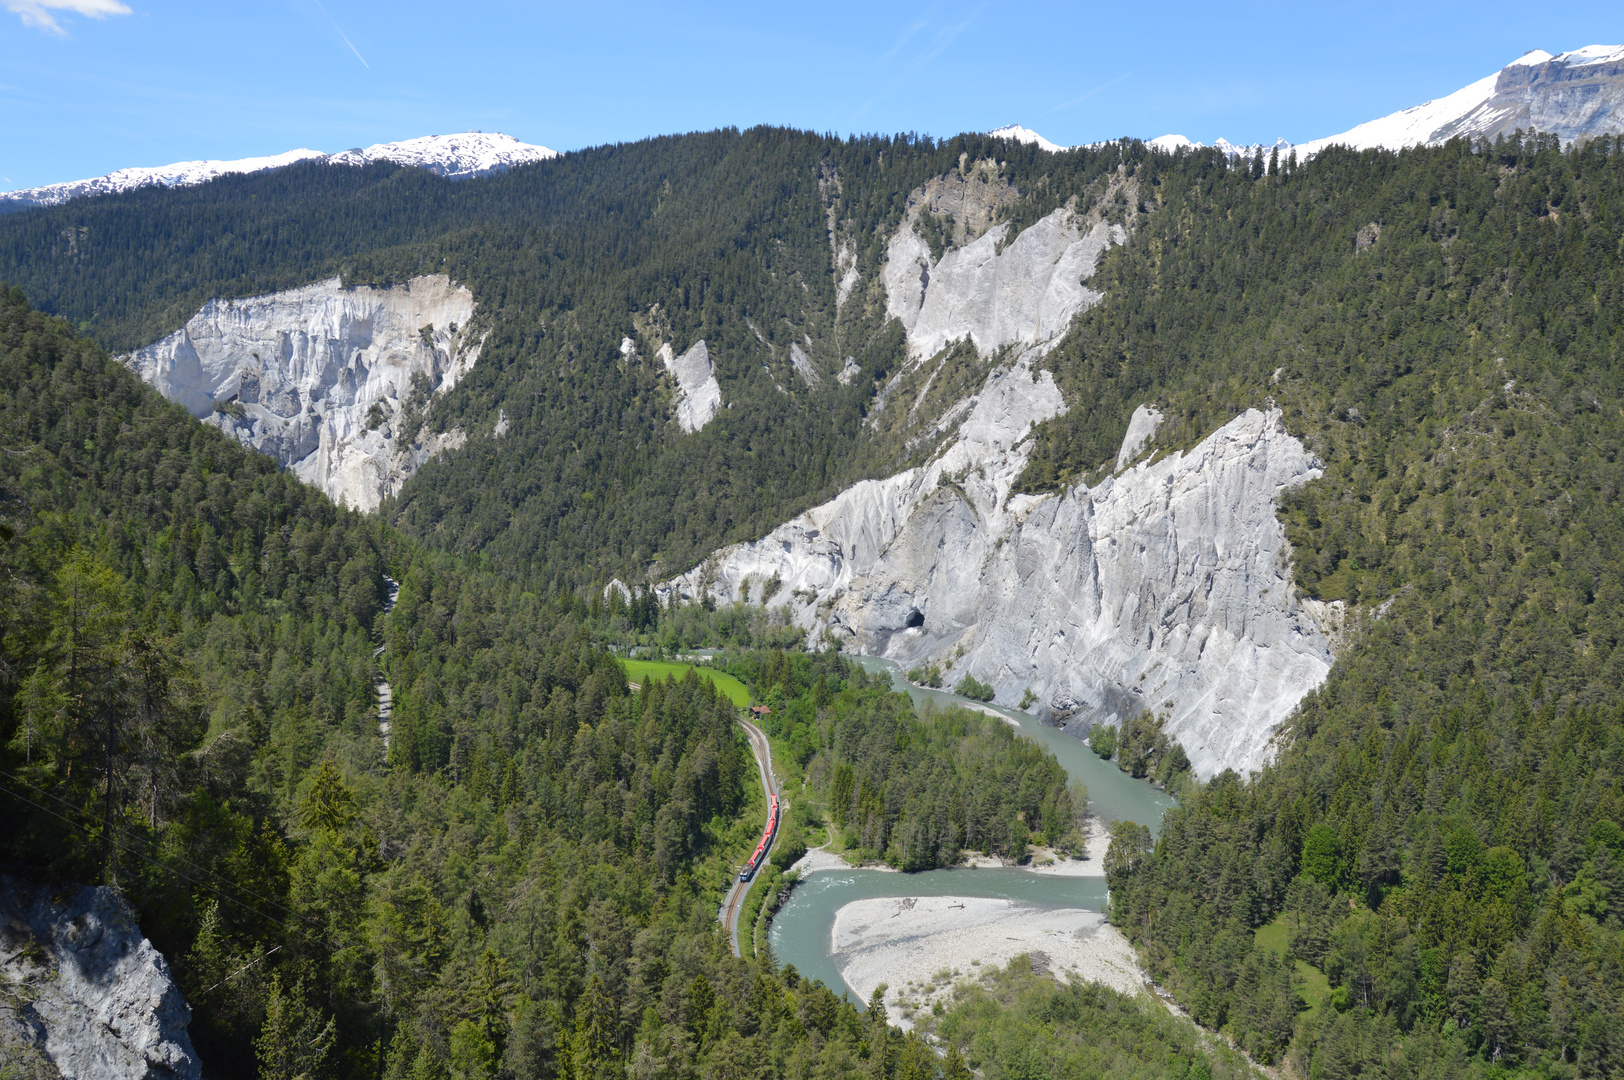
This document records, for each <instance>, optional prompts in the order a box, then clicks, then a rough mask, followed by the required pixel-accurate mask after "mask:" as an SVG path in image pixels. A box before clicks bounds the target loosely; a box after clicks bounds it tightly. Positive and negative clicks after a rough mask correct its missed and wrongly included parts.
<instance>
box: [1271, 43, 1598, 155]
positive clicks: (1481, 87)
mask: <svg viewBox="0 0 1624 1080" xmlns="http://www.w3.org/2000/svg"><path fill="white" fill-rule="evenodd" d="M1518 130H1523V131H1528V130H1534V131H1542V132H1547V133H1550V134H1555V135H1560V136H1561V137H1562V139H1563V141H1564V142H1567V141H1572V140H1575V139H1589V138H1593V137H1595V136H1598V135H1616V134H1618V133H1619V132H1621V131H1624V46H1619V45H1587V46H1585V47H1584V48H1582V49H1574V50H1572V51H1570V52H1565V53H1561V54H1559V55H1557V56H1552V55H1551V54H1550V53H1548V52H1545V51H1544V50H1543V49H1532V50H1530V51H1529V52H1527V53H1524V54H1523V55H1522V56H1520V57H1518V58H1517V59H1516V60H1513V61H1512V62H1511V63H1509V64H1507V65H1506V66H1505V67H1503V68H1501V69H1500V70H1499V71H1497V72H1495V73H1494V74H1493V75H1489V76H1486V77H1484V78H1482V79H1479V80H1478V81H1477V82H1474V83H1471V84H1469V85H1467V86H1463V87H1461V88H1460V89H1459V90H1456V91H1455V92H1454V93H1453V94H1446V95H1445V96H1443V97H1441V98H1436V99H1434V100H1432V101H1428V102H1424V103H1423V104H1420V105H1416V106H1413V107H1412V108H1408V109H1403V110H1400V111H1399V112H1396V113H1392V114H1390V115H1388V116H1383V117H1379V118H1378V119H1375V120H1370V121H1367V122H1365V123H1363V124H1360V125H1359V126H1358V127H1355V128H1350V129H1349V130H1347V131H1344V132H1342V133H1341V134H1340V135H1331V136H1329V137H1327V138H1323V139H1314V140H1312V141H1310V142H1306V143H1301V144H1299V145H1298V147H1297V153H1298V155H1299V156H1301V157H1308V156H1312V155H1313V154H1316V153H1318V152H1319V151H1321V150H1323V149H1324V148H1326V147H1327V146H1350V147H1352V148H1354V149H1355V150H1366V149H1370V148H1372V147H1385V148H1386V149H1389V150H1398V149H1401V148H1402V147H1406V146H1441V145H1443V144H1444V143H1446V142H1448V141H1449V140H1450V139H1453V138H1455V137H1456V136H1460V135H1465V136H1469V137H1471V138H1474V139H1475V138H1485V139H1491V140H1492V139H1494V138H1495V137H1496V136H1499V135H1509V134H1511V133H1512V132H1514V131H1518Z"/></svg>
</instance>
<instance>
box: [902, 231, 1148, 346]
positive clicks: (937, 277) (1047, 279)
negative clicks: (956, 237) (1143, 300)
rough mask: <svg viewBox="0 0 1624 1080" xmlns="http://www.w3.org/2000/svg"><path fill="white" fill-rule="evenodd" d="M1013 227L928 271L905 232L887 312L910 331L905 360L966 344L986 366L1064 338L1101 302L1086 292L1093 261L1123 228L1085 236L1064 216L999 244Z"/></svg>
mask: <svg viewBox="0 0 1624 1080" xmlns="http://www.w3.org/2000/svg"><path fill="white" fill-rule="evenodd" d="M1010 229H1011V226H1010V225H1009V224H1007V223H1005V224H1000V225H994V226H993V227H992V228H991V229H990V230H988V231H987V232H986V233H985V234H983V235H982V236H981V237H979V238H978V239H976V240H974V241H972V242H971V243H969V244H967V245H965V246H964V247H961V248H953V249H951V250H948V251H945V252H943V254H942V257H941V258H940V259H939V260H936V261H934V262H933V261H932V259H931V252H930V245H928V244H927V243H926V242H925V241H924V240H923V239H922V238H921V237H920V236H919V234H918V233H917V232H916V231H915V230H914V229H913V227H912V224H911V222H910V223H909V224H907V225H905V227H904V228H902V229H901V230H899V231H898V232H897V235H896V236H895V237H893V238H892V239H891V243H890V244H889V246H888V247H887V249H886V262H885V267H884V269H883V270H882V271H881V273H882V275H883V281H884V283H885V292H886V312H887V314H890V315H894V316H895V317H896V318H897V319H898V320H900V321H901V323H902V325H903V326H904V327H906V328H907V331H908V346H909V351H910V352H911V353H912V354H913V355H914V356H915V357H918V358H924V357H928V356H931V355H934V354H935V353H936V352H938V351H939V350H941V349H942V348H944V347H945V346H946V345H947V344H948V343H949V342H951V341H957V340H959V339H962V338H965V337H969V338H970V339H971V340H972V341H974V342H975V346H976V348H977V349H978V350H979V351H980V352H981V354H982V355H983V356H986V355H991V354H992V353H994V352H996V351H997V350H999V349H1001V348H1003V347H1004V346H1006V345H1015V344H1024V345H1033V344H1037V343H1039V342H1045V341H1052V340H1055V339H1057V338H1058V337H1059V336H1060V335H1061V334H1064V333H1065V332H1066V330H1067V328H1068V327H1070V325H1071V320H1072V316H1074V315H1076V314H1077V313H1078V312H1080V311H1084V310H1087V309H1088V308H1089V307H1091V306H1093V305H1094V304H1096V303H1098V302H1099V300H1100V298H1101V296H1102V295H1103V294H1101V293H1098V292H1094V291H1093V290H1091V289H1089V288H1088V287H1087V286H1085V285H1084V284H1083V282H1084V281H1086V280H1087V279H1088V278H1089V277H1091V276H1093V273H1094V268H1095V266H1096V265H1097V264H1098V262H1099V258H1100V256H1101V255H1102V254H1104V253H1105V251H1106V249H1107V248H1109V247H1110V246H1111V245H1112V244H1120V243H1122V242H1123V241H1124V240H1125V239H1126V238H1127V234H1126V233H1125V232H1124V230H1123V228H1122V226H1120V225H1111V224H1107V223H1105V222H1098V223H1096V224H1094V225H1093V226H1091V227H1089V228H1088V229H1087V230H1086V231H1085V230H1083V229H1080V228H1079V227H1078V223H1077V222H1076V221H1075V220H1074V215H1073V214H1072V212H1071V211H1070V210H1069V209H1066V208H1064V207H1062V208H1061V209H1059V210H1056V211H1054V213H1052V214H1049V215H1048V216H1047V217H1044V218H1043V219H1041V220H1040V221H1038V222H1037V223H1036V224H1034V225H1032V226H1031V227H1029V228H1027V229H1023V230H1022V231H1021V233H1020V234H1019V235H1018V236H1016V237H1015V238H1014V239H1013V240H1011V241H1009V242H1008V243H1005V241H1006V239H1007V238H1008V234H1009V232H1010Z"/></svg>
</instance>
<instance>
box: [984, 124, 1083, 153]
mask: <svg viewBox="0 0 1624 1080" xmlns="http://www.w3.org/2000/svg"><path fill="white" fill-rule="evenodd" d="M987 135H988V136H989V137H990V138H994V139H1012V140H1014V141H1015V142H1018V143H1025V144H1026V145H1027V146H1035V147H1037V148H1038V149H1039V150H1047V151H1049V153H1051V154H1063V153H1065V152H1066V151H1067V150H1070V149H1072V148H1071V147H1069V146H1061V145H1060V144H1059V143H1057V142H1050V141H1049V140H1048V139H1045V138H1044V137H1043V136H1042V135H1039V134H1038V133H1037V132H1035V131H1033V130H1032V129H1031V128H1029V127H1022V126H1021V125H1019V124H1005V125H1004V126H1003V127H1001V128H994V129H993V130H992V131H989V132H987Z"/></svg>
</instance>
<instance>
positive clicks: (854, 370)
mask: <svg viewBox="0 0 1624 1080" xmlns="http://www.w3.org/2000/svg"><path fill="white" fill-rule="evenodd" d="M862 373H863V369H862V368H861V367H859V366H858V364H857V361H856V360H855V359H853V358H852V357H850V356H848V357H846V364H845V366H844V367H842V368H841V369H840V374H839V375H836V376H835V382H837V383H839V384H840V385H841V386H850V385H851V381H852V380H853V379H855V378H857V376H859V375H861V374H862Z"/></svg>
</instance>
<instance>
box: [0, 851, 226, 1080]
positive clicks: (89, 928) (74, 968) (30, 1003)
mask: <svg viewBox="0 0 1624 1080" xmlns="http://www.w3.org/2000/svg"><path fill="white" fill-rule="evenodd" d="M191 1018H192V1013H191V1009H189V1008H188V1007H187V1005H186V1002H185V1000H184V999H183V998H182V997H181V995H180V991H179V990H178V989H177V988H176V987H175V984H174V983H173V982H172V981H171V980H170V977H169V966H168V964H167V963H165V961H164V958H163V955H162V954H161V953H159V952H158V951H157V950H156V949H154V948H153V947H152V943H151V942H149V941H147V940H146V939H145V938H144V937H142V936H141V929H140V927H139V926H138V925H137V923H136V919H135V913H134V912H132V911H131V910H130V908H129V905H127V904H126V903H125V902H124V901H123V899H121V898H120V897H119V896H118V894H117V893H115V892H113V891H112V890H111V889H105V888H91V887H88V886H84V887H80V888H78V889H74V890H69V891H68V892H66V893H60V894H59V893H56V892H55V891H53V890H51V889H46V888H40V887H37V886H29V885H27V884H24V883H22V882H19V881H16V880H14V879H12V878H9V877H0V1059H6V1060H9V1061H13V1062H15V1063H18V1064H19V1067H20V1068H22V1069H28V1068H29V1067H30V1065H32V1066H33V1071H34V1072H35V1073H36V1075H37V1074H40V1073H42V1072H44V1067H43V1062H42V1059H44V1060H48V1061H49V1063H50V1064H51V1065H54V1066H55V1069H56V1071H57V1072H59V1073H60V1074H61V1075H62V1076H63V1077H65V1078H66V1080H81V1078H82V1080H104V1078H107V1077H118V1078H120V1080H125V1078H128V1080H145V1078H151V1080H195V1078H196V1077H197V1076H198V1075H199V1072H200V1065H199V1062H198V1059H197V1054H196V1052H195V1051H194V1050H193V1049H192V1041H191V1039H190V1038H189V1037H188V1036H187V1034H186V1025H187V1024H188V1023H190V1022H191ZM44 1074H45V1075H50V1074H49V1073H48V1072H44ZM24 1075H26V1073H25V1074H24Z"/></svg>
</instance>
